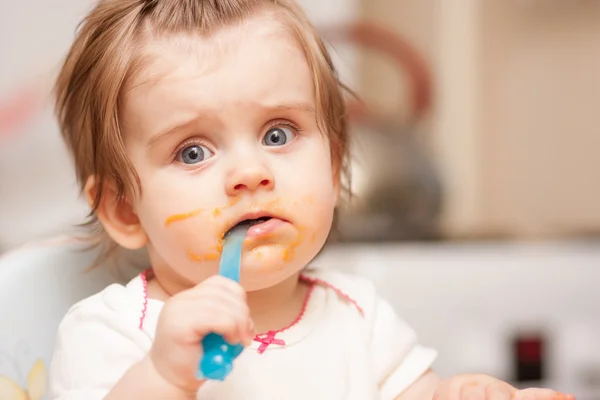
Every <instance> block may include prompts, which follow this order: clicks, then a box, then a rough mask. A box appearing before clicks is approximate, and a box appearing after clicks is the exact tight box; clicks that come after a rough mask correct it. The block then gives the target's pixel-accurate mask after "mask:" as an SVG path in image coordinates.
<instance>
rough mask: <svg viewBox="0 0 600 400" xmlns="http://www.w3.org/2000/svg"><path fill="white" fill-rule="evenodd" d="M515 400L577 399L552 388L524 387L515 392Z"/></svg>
mask: <svg viewBox="0 0 600 400" xmlns="http://www.w3.org/2000/svg"><path fill="white" fill-rule="evenodd" d="M515 400H575V396H572V395H568V394H564V393H559V392H556V391H554V390H550V389H535V388H532V389H523V390H519V391H517V392H516V393H515Z"/></svg>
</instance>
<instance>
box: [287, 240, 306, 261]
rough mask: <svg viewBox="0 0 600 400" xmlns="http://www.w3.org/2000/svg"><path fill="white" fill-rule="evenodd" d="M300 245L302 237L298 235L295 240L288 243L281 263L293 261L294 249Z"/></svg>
mask: <svg viewBox="0 0 600 400" xmlns="http://www.w3.org/2000/svg"><path fill="white" fill-rule="evenodd" d="M300 243H302V235H298V237H297V238H296V240H294V241H293V242H292V243H290V245H289V247H287V248H286V249H284V250H283V261H285V262H288V261H291V260H293V259H294V255H295V253H296V247H298V245H300Z"/></svg>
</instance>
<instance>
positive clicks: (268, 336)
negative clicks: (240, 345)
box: [254, 274, 365, 354]
mask: <svg viewBox="0 0 600 400" xmlns="http://www.w3.org/2000/svg"><path fill="white" fill-rule="evenodd" d="M300 280H302V281H304V282H307V283H310V288H309V289H308V293H307V294H306V298H305V299H304V303H303V304H302V310H301V311H300V314H298V316H297V317H296V319H295V320H294V321H293V322H292V323H291V324H290V325H288V326H286V327H285V328H283V329H279V330H276V331H268V332H267V333H261V334H259V335H256V336H255V337H254V341H255V342H259V343H260V344H261V345H260V346H259V347H258V349H257V351H258V354H263V353H264V352H265V350H267V348H268V347H269V346H270V345H272V344H276V345H278V346H285V341H284V340H282V339H277V338H276V337H275V336H276V335H277V334H278V333H281V332H283V331H286V330H288V329H290V328H291V327H293V326H294V325H296V324H298V323H299V322H300V320H302V317H304V314H305V312H306V307H307V306H308V301H309V300H310V296H311V294H312V293H313V290H314V288H315V286H316V285H320V286H324V287H326V288H328V289H331V290H333V291H334V292H335V293H336V294H337V295H338V296H340V297H341V298H342V299H344V300H346V301H347V302H348V303H350V304H352V305H353V306H354V307H356V309H357V310H358V312H359V313H360V315H361V316H363V317H364V315H365V313H364V311H363V309H362V307H361V306H359V305H358V302H357V301H356V300H354V299H353V298H352V297H350V296H349V295H348V294H346V293H345V292H344V291H342V290H341V289H340V288H338V287H336V286H334V285H332V284H331V283H329V282H327V281H324V280H323V279H318V278H312V277H310V276H306V275H302V274H301V275H300Z"/></svg>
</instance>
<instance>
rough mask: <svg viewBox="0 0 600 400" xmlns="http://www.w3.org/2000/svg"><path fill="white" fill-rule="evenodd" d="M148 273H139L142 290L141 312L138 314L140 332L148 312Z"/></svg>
mask: <svg viewBox="0 0 600 400" xmlns="http://www.w3.org/2000/svg"><path fill="white" fill-rule="evenodd" d="M148 272H150V270H149V269H147V270H146V271H144V272H140V279H141V280H142V287H143V288H144V302H143V304H142V312H141V314H140V325H139V328H140V330H142V328H143V327H144V319H145V318H146V311H147V310H148Z"/></svg>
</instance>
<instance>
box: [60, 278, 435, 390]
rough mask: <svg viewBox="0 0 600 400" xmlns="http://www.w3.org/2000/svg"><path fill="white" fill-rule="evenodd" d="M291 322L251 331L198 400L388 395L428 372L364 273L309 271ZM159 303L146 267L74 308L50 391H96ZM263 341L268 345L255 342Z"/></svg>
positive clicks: (412, 338)
mask: <svg viewBox="0 0 600 400" xmlns="http://www.w3.org/2000/svg"><path fill="white" fill-rule="evenodd" d="M303 276H304V279H305V280H306V281H309V282H311V283H313V289H312V290H311V292H310V297H308V298H307V301H306V305H305V309H304V310H303V313H302V314H301V316H299V319H298V321H297V322H296V323H295V324H294V325H292V326H291V327H289V329H287V330H284V331H280V332H276V333H273V334H271V335H270V336H271V337H273V336H274V338H273V340H271V341H270V340H268V337H269V335H268V334H267V335H266V334H263V335H258V336H257V338H255V340H254V342H253V343H252V345H251V346H250V347H249V348H247V349H246V350H245V351H244V352H243V353H242V354H241V355H240V356H239V357H238V359H237V360H236V361H235V363H234V369H233V371H232V373H231V374H230V375H229V377H227V379H226V380H225V381H224V382H213V381H209V382H207V383H206V384H204V385H203V386H202V387H201V388H200V390H199V391H198V395H197V399H203V400H205V399H211V400H212V399H244V400H252V399H261V400H264V399H287V400H294V399H302V400H306V399H311V400H317V399H327V400H335V399H357V400H359V399H360V400H367V399H384V400H387V399H394V398H396V397H397V396H399V395H400V394H401V393H402V392H403V391H404V390H405V389H406V388H408V387H409V386H410V385H411V384H412V383H414V382H415V381H416V380H417V379H418V378H419V377H420V376H421V375H422V374H423V373H424V372H425V371H427V370H428V369H429V368H430V367H431V364H432V363H433V361H434V359H435V358H436V355H437V353H436V352H435V351H434V350H432V349H429V348H425V347H422V346H420V345H419V344H418V342H417V336H416V334H415V332H414V331H413V330H412V329H411V328H410V327H409V326H408V325H407V324H406V323H405V322H404V321H402V320H401V319H399V318H398V316H397V315H396V314H395V312H394V311H393V309H392V308H391V307H390V306H389V305H388V304H387V303H386V302H385V301H384V300H382V299H381V298H380V297H378V296H377V294H376V292H375V288H374V286H373V285H372V284H371V283H370V282H368V281H366V280H364V279H363V278H359V277H355V276H351V275H345V274H341V273H337V272H331V271H324V270H313V271H310V272H307V273H305V274H304V275H303ZM162 306H163V303H162V302H161V301H158V300H154V299H148V298H147V292H146V287H145V279H144V275H140V276H138V277H136V278H135V279H133V280H132V281H131V282H129V284H127V286H122V285H117V284H114V285H111V286H109V287H107V288H106V289H104V290H103V291H102V292H100V293H98V294H96V295H94V296H92V297H90V298H88V299H85V300H83V301H81V302H79V303H78V304H76V305H75V306H73V307H72V308H71V309H70V310H69V312H68V313H67V315H66V316H65V318H64V320H63V321H62V323H61V325H60V327H59V331H58V339H57V346H56V349H55V354H54V359H53V361H52V365H51V371H50V386H51V399H57V400H95V399H102V398H104V396H105V395H106V394H107V393H108V392H109V391H110V388H111V387H112V386H114V385H115V383H116V382H117V381H118V380H119V379H120V378H121V377H122V376H123V374H124V373H125V372H126V371H127V370H128V369H129V368H130V367H131V366H132V365H133V364H134V363H136V362H137V361H139V360H141V359H142V358H143V357H144V355H145V354H146V353H147V352H148V350H149V349H150V346H151V345H152V340H153V338H154V335H155V332H156V323H157V320H158V315H159V313H160V311H161V309H162ZM261 341H262V342H266V343H261Z"/></svg>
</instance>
